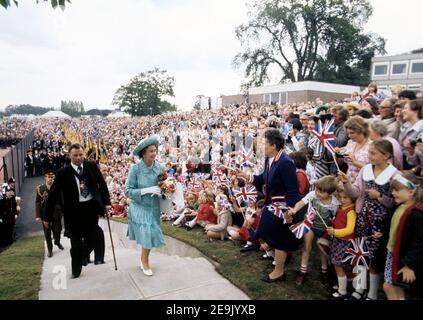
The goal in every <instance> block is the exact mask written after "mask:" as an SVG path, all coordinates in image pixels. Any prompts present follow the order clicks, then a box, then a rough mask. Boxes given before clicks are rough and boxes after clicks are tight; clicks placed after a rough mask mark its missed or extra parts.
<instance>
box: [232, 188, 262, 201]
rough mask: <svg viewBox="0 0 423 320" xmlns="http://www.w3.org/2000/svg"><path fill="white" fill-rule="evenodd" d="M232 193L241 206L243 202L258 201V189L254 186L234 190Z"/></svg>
mask: <svg viewBox="0 0 423 320" xmlns="http://www.w3.org/2000/svg"><path fill="white" fill-rule="evenodd" d="M232 193H233V195H234V197H235V198H236V201H237V202H238V204H239V205H241V203H242V201H247V202H250V201H251V202H255V201H256V199H257V190H256V187H254V186H252V185H249V186H246V187H243V188H232Z"/></svg>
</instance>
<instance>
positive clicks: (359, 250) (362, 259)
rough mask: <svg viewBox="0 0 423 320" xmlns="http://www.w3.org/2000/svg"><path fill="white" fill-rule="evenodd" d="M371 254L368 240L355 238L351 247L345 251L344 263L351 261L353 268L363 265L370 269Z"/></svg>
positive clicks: (351, 241) (351, 242)
mask: <svg viewBox="0 0 423 320" xmlns="http://www.w3.org/2000/svg"><path fill="white" fill-rule="evenodd" d="M369 260H370V253H369V249H368V247H367V242H366V238H364V237H363V238H355V239H353V240H350V246H349V248H348V249H347V251H345V254H344V257H343V259H342V262H348V261H350V264H351V265H352V266H356V265H362V266H364V267H366V269H369V263H368V262H369Z"/></svg>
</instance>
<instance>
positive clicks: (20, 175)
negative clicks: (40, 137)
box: [0, 130, 34, 194]
mask: <svg viewBox="0 0 423 320" xmlns="http://www.w3.org/2000/svg"><path fill="white" fill-rule="evenodd" d="M33 140H34V130H32V131H31V132H29V133H28V134H27V135H26V136H25V138H23V139H22V140H21V141H20V142H19V143H18V144H16V145H13V146H12V147H11V148H10V149H9V152H8V153H6V155H4V156H2V157H1V159H0V180H1V179H3V181H4V182H7V181H8V180H9V178H12V177H13V178H14V179H15V180H16V183H15V189H16V194H19V192H20V190H21V187H22V183H23V181H24V178H25V157H26V152H27V151H28V150H29V149H30V148H32V143H33Z"/></svg>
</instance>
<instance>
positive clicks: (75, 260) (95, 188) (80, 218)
mask: <svg viewBox="0 0 423 320" xmlns="http://www.w3.org/2000/svg"><path fill="white" fill-rule="evenodd" d="M69 154H70V159H71V163H70V165H68V166H66V167H64V168H62V169H60V170H58V171H57V173H56V180H55V181H54V184H53V185H52V187H51V189H50V194H49V197H48V199H47V205H46V217H45V220H46V221H52V219H53V213H54V209H55V205H56V202H57V201H58V199H59V197H60V196H61V194H62V195H63V209H64V222H65V235H66V236H68V237H69V238H70V240H71V258H72V275H73V278H77V277H79V275H80V274H81V270H82V264H83V259H84V258H85V257H87V256H88V255H89V253H90V252H91V251H92V250H93V249H94V247H96V246H98V232H97V230H98V218H99V216H104V214H105V213H106V209H107V210H108V211H109V210H111V205H110V197H109V191H108V190H107V185H106V182H105V181H104V179H103V176H102V175H101V172H100V170H99V169H98V167H97V165H96V164H95V163H94V162H90V161H84V154H83V148H82V146H80V145H79V144H73V145H72V146H70V148H69ZM83 241H84V242H83ZM103 245H104V244H103Z"/></svg>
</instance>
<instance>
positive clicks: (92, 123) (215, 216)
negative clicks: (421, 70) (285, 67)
mask: <svg viewBox="0 0 423 320" xmlns="http://www.w3.org/2000/svg"><path fill="white" fill-rule="evenodd" d="M394 89H395V90H393V91H392V94H391V95H386V94H382V93H381V92H378V89H377V86H376V85H375V84H370V85H369V87H368V90H367V91H366V93H365V94H364V95H363V96H360V95H358V93H353V94H352V96H351V98H350V99H346V100H345V101H341V102H339V101H330V102H328V103H326V104H324V103H323V101H321V100H320V99H316V100H315V101H311V102H303V103H295V104H284V105H265V104H257V103H253V104H244V105H231V106H227V107H224V108H221V109H212V110H196V111H190V112H178V113H176V112H175V113H168V114H164V115H159V116H147V117H141V118H122V119H117V120H116V119H113V120H110V119H105V118H95V119H72V120H43V121H42V122H39V121H37V120H34V121H32V122H31V123H30V125H28V124H26V125H25V126H27V127H28V126H29V127H33V128H35V129H36V131H35V140H34V147H33V149H32V150H30V151H29V153H28V157H27V158H33V160H31V159H30V160H28V161H27V162H26V168H27V175H28V176H31V175H32V174H35V173H34V171H33V170H35V172H36V173H37V174H41V172H42V171H43V170H47V169H52V170H57V169H58V168H59V167H61V166H63V165H64V164H66V163H67V160H66V150H67V148H68V147H69V146H70V145H71V144H72V143H80V144H81V145H83V146H84V147H85V148H84V152H85V157H86V158H88V159H91V160H95V161H97V163H98V164H99V167H100V171H101V173H102V174H103V177H104V178H105V181H106V184H107V187H108V190H109V193H110V200H111V204H112V206H113V210H114V215H116V216H120V217H126V216H127V215H128V206H130V205H131V204H130V202H131V201H130V200H129V201H128V194H127V190H126V186H127V179H128V174H129V171H130V168H131V166H132V165H134V164H135V163H137V161H138V158H137V157H134V155H133V151H134V149H135V147H136V146H137V143H138V141H140V140H141V139H143V138H145V137H148V136H151V135H158V136H159V137H160V143H159V145H158V150H157V156H158V161H159V162H160V163H162V164H163V166H164V168H165V172H166V173H167V175H168V176H170V177H174V179H175V184H176V191H174V192H173V194H172V195H171V199H172V202H173V207H172V208H171V210H169V209H166V210H162V220H172V223H173V225H174V226H175V227H183V228H186V229H187V230H191V229H192V228H203V229H204V232H205V233H206V234H207V236H208V237H210V238H211V239H216V240H225V239H230V240H233V241H243V246H242V248H241V251H242V252H246V251H249V250H254V249H260V250H262V251H263V257H264V258H266V259H271V260H274V265H275V269H274V270H273V272H272V273H271V274H269V275H266V276H265V277H263V278H262V280H263V281H266V282H276V281H284V280H285V279H286V275H285V273H284V264H285V261H286V258H287V257H288V256H290V255H292V254H293V253H294V252H295V251H297V250H299V248H302V249H301V264H300V265H299V266H298V275H297V277H296V283H297V284H298V285H299V286H301V285H302V284H303V283H304V282H305V281H307V277H308V274H309V273H310V272H314V271H315V270H309V267H308V265H309V263H308V261H309V257H310V252H311V250H313V242H314V241H315V240H316V241H317V248H318V250H319V253H320V258H321V269H320V270H318V272H320V274H321V279H322V281H323V282H324V283H326V284H327V285H328V287H329V289H330V290H332V291H331V297H332V298H334V299H346V298H349V299H368V300H376V299H378V298H379V296H378V292H379V290H380V288H381V286H382V282H384V286H383V288H384V290H385V293H386V295H387V297H388V298H389V299H403V298H405V292H414V293H415V292H417V293H419V292H421V288H422V282H423V281H422V279H421V276H422V271H423V258H422V257H423V238H422V235H423V209H422V207H421V205H422V201H423V198H422V195H421V190H420V188H421V185H422V174H423V171H422V164H423V141H422V139H423V110H422V108H423V100H422V98H423V96H422V93H421V92H420V93H417V94H416V93H415V92H413V91H408V90H400V88H394ZM326 129H327V131H325V130H326ZM332 133H333V136H332ZM49 153H50V157H49V155H48V154H49ZM46 154H47V156H46ZM36 157H38V159H39V160H37V161H35V158H36ZM48 158H51V159H52V160H45V159H48ZM41 159H44V160H41ZM54 159H56V160H54ZM37 163H38V165H37ZM46 163H47V164H46ZM37 168H38V169H37ZM252 187H254V188H255V189H252ZM248 190H249V192H252V195H251V196H248V195H246V196H242V194H241V195H240V192H241V193H242V192H247V191H248ZM251 190H254V191H251ZM247 193H248V192H247ZM352 244H353V245H354V246H353V248H354V250H355V251H354V252H355V253H356V254H357V253H360V254H363V253H364V254H363V258H362V259H359V258H355V257H354V254H351V255H350V257H348V252H351V250H352V249H351V246H352ZM216 245H218V244H217V243H216ZM357 248H358V249H357ZM355 267H364V274H366V275H368V280H369V283H368V285H367V284H366V285H365V286H361V287H360V286H359V287H357V286H355V287H353V288H352V289H351V290H347V284H348V279H351V277H352V276H351V275H354V273H356V270H355ZM331 270H334V272H335V273H336V277H335V279H336V281H335V283H331V282H330V281H329V277H328V273H330V272H331ZM361 274H363V271H362V272H361ZM382 274H383V276H382ZM404 288H406V291H404Z"/></svg>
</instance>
